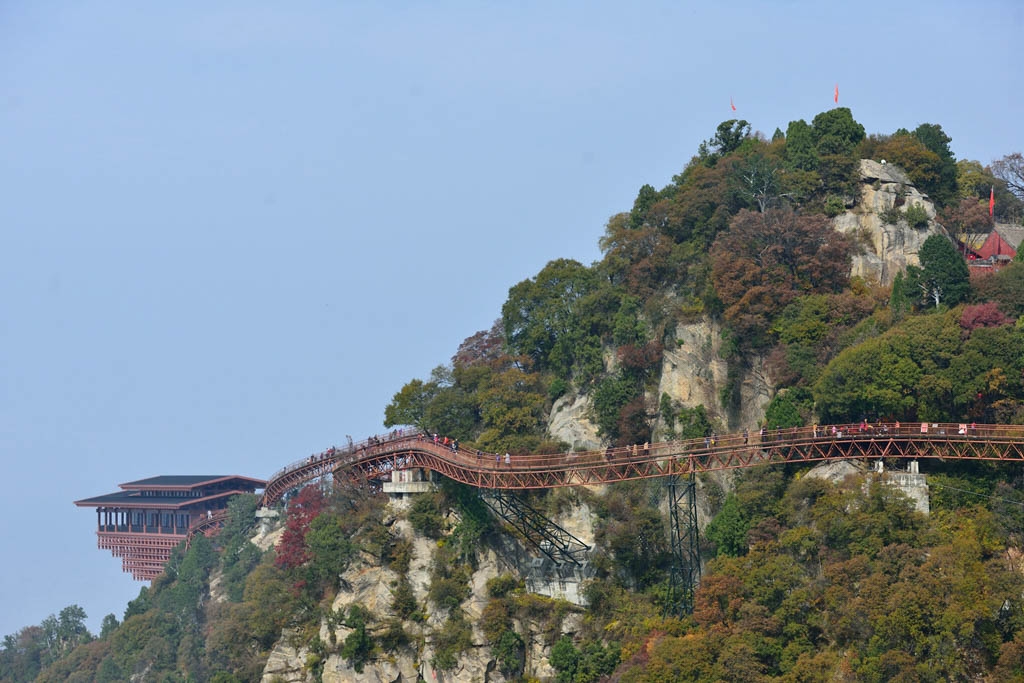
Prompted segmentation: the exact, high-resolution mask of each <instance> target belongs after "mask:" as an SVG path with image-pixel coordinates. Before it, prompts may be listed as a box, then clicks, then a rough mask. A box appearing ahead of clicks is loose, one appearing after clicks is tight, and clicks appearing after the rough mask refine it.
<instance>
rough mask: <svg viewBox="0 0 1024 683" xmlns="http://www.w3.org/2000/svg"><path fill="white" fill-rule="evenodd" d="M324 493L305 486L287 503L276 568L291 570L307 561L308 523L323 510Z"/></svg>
mask: <svg viewBox="0 0 1024 683" xmlns="http://www.w3.org/2000/svg"><path fill="white" fill-rule="evenodd" d="M324 505H325V501H324V493H323V491H321V490H320V487H319V486H318V485H316V484H310V485H309V486H306V487H305V488H303V489H302V490H301V491H299V492H298V494H296V495H295V497H294V498H292V499H291V500H290V501H288V511H287V517H288V521H287V522H286V523H285V527H284V533H283V534H281V542H280V543H278V544H277V557H276V558H275V562H276V564H277V566H278V567H282V568H284V569H292V568H294V567H300V566H302V565H303V564H305V563H306V562H307V561H309V549H308V548H307V547H306V532H307V531H309V523H310V522H312V521H313V519H314V518H316V516H317V515H319V514H320V512H321V511H322V510H323V509H324Z"/></svg>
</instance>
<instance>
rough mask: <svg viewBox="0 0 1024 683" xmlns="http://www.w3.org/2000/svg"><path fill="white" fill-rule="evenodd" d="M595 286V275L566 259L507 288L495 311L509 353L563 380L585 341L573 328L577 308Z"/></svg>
mask: <svg viewBox="0 0 1024 683" xmlns="http://www.w3.org/2000/svg"><path fill="white" fill-rule="evenodd" d="M597 286H598V280H597V276H596V274H595V272H594V271H593V270H591V269H590V268H587V267H586V266H584V265H582V264H581V263H579V262H578V261H573V260H570V259H558V260H556V261H552V262H550V263H548V264H547V265H546V266H544V268H543V269H542V270H541V271H540V273H538V274H537V276H536V277H534V278H533V279H530V280H524V281H522V282H520V283H519V284H517V285H515V286H513V287H512V288H511V289H510V290H509V293H508V300H507V301H506V302H505V304H504V305H503V306H502V308H501V317H502V321H503V322H504V326H505V339H506V340H507V342H508V345H509V347H510V348H511V349H512V350H513V351H514V352H515V353H517V354H522V355H526V356H529V357H530V358H532V359H533V361H534V362H535V363H536V364H537V367H538V368H541V369H551V370H554V371H555V372H557V373H559V374H562V375H568V373H569V371H570V370H571V369H572V367H573V364H574V363H575V362H576V360H577V354H576V352H575V348H574V347H575V344H576V343H578V342H579V341H580V337H581V336H586V331H585V330H581V329H580V326H579V324H578V323H579V318H578V313H579V306H580V302H581V300H582V299H583V298H584V297H585V296H586V295H587V294H589V293H591V292H593V291H594V290H595V289H596V288H597ZM581 333H582V334H581Z"/></svg>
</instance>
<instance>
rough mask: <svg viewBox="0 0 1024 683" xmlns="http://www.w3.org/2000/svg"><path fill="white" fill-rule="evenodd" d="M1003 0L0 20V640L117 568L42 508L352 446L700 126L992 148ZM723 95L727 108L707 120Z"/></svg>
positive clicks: (1006, 118)
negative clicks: (847, 133)
mask: <svg viewBox="0 0 1024 683" xmlns="http://www.w3.org/2000/svg"><path fill="white" fill-rule="evenodd" d="M1021 35H1024V5H1022V4H1021V3H1019V2H1017V1H1016V0H1005V1H998V0H989V1H985V0H982V1H981V2H978V3H972V4H968V3H963V2H950V1H948V0H947V1H945V2H942V1H939V2H935V1H929V2H923V1H922V2H902V3H901V2H894V3H889V4H887V5H886V6H885V7H884V8H883V7H882V6H880V5H878V4H873V3H864V4H862V5H860V6H855V5H851V4H849V3H845V2H844V3H839V2H835V3H829V2H798V1H790V2H771V3H769V2H752V1H751V2H721V3H702V4H700V5H696V4H693V3H682V2H663V3H657V2H641V3H620V2H587V3H584V2H572V3H550V2H520V3H495V2H465V3H449V2H435V3H402V2H394V3H369V2H358V3H356V2H299V3H269V2H259V1H257V0H251V1H247V2H216V3H210V2H203V3H198V2H180V3H145V4H140V3H114V2H47V1H46V0H32V2H13V1H12V2H6V3H3V4H2V5H0V160H2V161H0V187H2V197H3V198H2V200H0V293H2V294H0V296H2V298H0V349H2V352H0V455H2V458H3V466H4V470H5V474H6V476H5V478H4V484H5V489H6V494H5V495H4V497H3V499H2V503H0V505H2V506H3V507H2V518H3V526H2V534H3V536H2V538H0V540H2V543H3V547H4V553H3V555H4V557H5V560H4V562H3V563H2V564H0V606H2V607H0V636H3V635H6V634H8V633H13V632H14V631H16V630H17V629H18V628H20V627H21V626H25V625H28V624H36V623H39V622H40V621H42V619H43V618H45V617H46V616H47V615H48V614H51V613H56V612H58V611H59V610H60V609H61V608H63V607H64V606H66V605H68V604H71V603H78V604H80V605H82V606H83V607H84V608H85V610H86V612H87V613H88V614H89V625H90V627H91V628H92V629H93V630H94V631H95V630H98V625H99V622H100V620H101V619H102V617H103V615H104V614H107V613H109V612H113V613H115V614H116V615H117V616H118V618H120V617H121V616H122V614H123V612H124V608H125V605H126V603H127V601H128V600H129V599H130V598H133V597H134V596H135V595H136V594H137V592H138V590H139V587H140V586H141V585H142V584H139V583H136V582H133V581H132V580H131V579H130V577H129V576H128V575H126V574H122V573H121V569H120V562H119V561H118V560H116V559H115V558H113V557H111V556H110V554H109V553H106V552H101V551H99V550H97V549H96V540H95V534H94V530H95V514H94V513H93V512H92V511H91V510H84V509H78V508H75V507H74V506H73V505H72V501H73V500H77V499H80V498H85V497H89V496H94V495H99V494H103V493H108V492H111V491H114V490H115V489H116V488H117V484H119V483H121V482H125V481H131V480H133V479H139V478H143V477H148V476H153V475H158V474H243V475H250V476H256V477H266V476H269V475H270V473H272V472H273V471H274V470H276V469H277V468H279V467H280V466H282V465H284V464H285V463H287V462H290V461H292V460H296V459H298V458H302V457H305V456H306V455H308V454H309V453H311V452H313V451H319V450H321V449H323V448H325V447H327V446H329V445H331V444H332V443H341V442H343V441H344V439H345V435H346V434H352V435H353V436H355V437H357V438H359V437H362V436H365V435H367V434H369V433H373V432H375V431H377V430H379V429H380V428H381V422H382V420H383V411H384V406H385V405H386V404H387V403H388V401H389V400H390V398H391V396H392V395H393V394H394V393H395V391H397V390H398V389H400V388H401V386H402V385H403V384H404V383H405V382H407V381H408V380H410V379H412V378H414V377H421V378H422V377H426V376H427V374H428V373H429V371H430V369H431V368H432V367H434V366H435V365H438V364H440V363H444V362H447V361H448V360H449V358H450V357H451V356H452V354H453V353H454V352H455V349H456V347H457V346H458V344H459V342H461V341H462V340H463V339H464V338H465V337H467V336H469V335H471V334H473V333H474V332H476V331H477V330H480V329H484V328H487V327H489V326H490V324H491V323H492V322H493V321H494V320H495V319H496V318H497V317H498V316H499V314H500V308H501V304H502V303H503V302H504V299H505V297H506V295H507V293H508V288H509V287H510V286H512V285H514V284H515V283H517V282H519V281H520V280H522V279H524V278H527V277H530V276H532V275H534V274H536V273H537V271H538V270H540V268H541V267H543V265H544V264H545V263H546V262H547V261H549V260H551V259H553V258H559V257H570V258H576V259H578V260H580V261H583V262H584V263H589V262H591V261H593V260H595V259H596V258H598V256H599V253H598V249H597V240H598V238H599V237H600V236H601V234H602V230H603V226H604V223H605V221H606V220H607V218H608V217H609V216H610V215H611V214H613V213H616V212H618V211H623V210H628V209H629V208H630V206H631V205H632V201H633V199H634V197H635V196H636V192H637V190H638V189H639V188H640V186H641V185H642V184H644V183H650V184H652V185H654V186H656V187H662V186H663V185H665V184H666V183H668V182H669V180H670V179H671V177H672V175H673V174H674V173H677V172H679V171H680V170H681V169H682V168H683V166H684V165H685V163H686V162H687V160H688V159H689V158H690V157H691V156H692V155H693V154H694V152H695V151H696V148H697V145H698V144H699V143H700V141H701V140H702V139H705V138H708V137H710V136H711V135H712V134H713V133H714V130H715V127H716V126H717V124H718V123H719V122H720V121H722V120H725V119H728V118H734V117H739V118H745V119H747V120H748V121H750V122H751V124H752V125H753V127H754V129H755V130H761V131H764V132H765V133H766V134H768V135H771V133H772V131H774V130H775V128H776V127H780V128H782V129H785V128H786V125H787V123H788V122H789V121H790V120H792V119H797V118H804V119H807V120H810V119H811V118H812V117H813V116H814V115H815V114H817V113H819V112H821V111H824V110H827V109H829V108H831V107H832V106H833V103H832V89H833V86H834V85H835V83H836V82H838V83H839V88H840V105H843V106H848V107H850V108H851V109H852V110H853V114H854V117H855V118H856V119H857V120H858V121H860V122H861V123H862V124H864V126H865V127H866V128H867V130H868V131H869V132H881V133H889V132H892V131H893V130H895V129H896V128H899V127H906V128H914V127H915V126H917V125H918V124H919V123H924V122H930V123H938V124H941V125H942V126H943V128H944V129H945V131H946V132H947V134H949V135H950V136H951V137H952V138H953V143H952V148H953V150H954V152H955V153H956V155H957V157H958V158H970V159H977V160H979V161H981V162H982V163H989V162H990V161H992V160H993V159H995V158H998V157H1000V156H1002V155H1004V154H1007V153H1010V152H1015V151H1024V132H1022V127H1021V121H1022V120H1024V99H1022V98H1024V95H1022V88H1021V85H1022V84H1021V80H1022V79H1021V73H1020V65H1021V59H1020V46H1019V39H1020V36H1021ZM730 96H731V97H733V99H734V101H735V103H736V106H737V107H738V111H736V112H735V113H733V112H731V111H730V110H729V98H730Z"/></svg>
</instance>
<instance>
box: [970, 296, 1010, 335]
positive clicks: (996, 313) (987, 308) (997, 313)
mask: <svg viewBox="0 0 1024 683" xmlns="http://www.w3.org/2000/svg"><path fill="white" fill-rule="evenodd" d="M1012 322H1013V318H1011V317H1009V316H1008V315H1006V314H1005V313H1003V312H1002V311H1001V310H999V304H997V303H995V302H994V301H986V302H985V303H983V304H974V305H971V306H965V307H964V312H963V314H962V315H961V316H960V327H962V328H963V329H965V330H966V331H967V333H968V334H970V332H971V331H972V330H976V329H977V328H979V327H1002V326H1003V325H1009V324H1010V323H1012Z"/></svg>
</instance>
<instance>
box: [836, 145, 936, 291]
mask: <svg viewBox="0 0 1024 683" xmlns="http://www.w3.org/2000/svg"><path fill="white" fill-rule="evenodd" d="M860 179H861V183H860V197H859V198H858V199H857V201H856V203H855V204H854V206H853V208H851V209H850V210H849V211H847V212H846V213H843V214H840V215H838V216H836V217H835V218H834V219H833V221H832V224H833V226H834V227H835V229H836V230H837V231H839V232H841V233H844V234H847V235H850V236H851V237H853V238H854V240H855V242H857V243H858V244H859V246H860V247H861V249H860V252H859V253H857V254H856V255H855V256H854V258H853V266H852V268H851V271H850V275H853V276H858V277H861V278H864V280H866V281H867V282H869V283H871V284H878V285H882V286H884V287H887V286H889V285H891V284H892V281H893V279H894V278H895V277H896V273H898V272H900V271H901V270H903V269H905V268H906V267H907V266H916V265H920V261H919V260H918V258H917V252H918V250H919V249H920V248H921V245H922V244H924V241H925V240H926V239H928V237H929V236H930V235H934V234H942V233H943V229H942V227H941V226H940V225H939V224H938V223H936V222H935V205H934V204H932V202H931V200H930V199H928V197H927V195H923V194H921V193H920V192H919V191H918V190H917V188H915V187H914V185H913V184H912V183H911V182H910V178H908V177H907V174H906V173H904V172H903V170H902V169H900V168H898V167H896V166H892V165H890V164H881V163H879V162H876V161H872V160H870V159H861V161H860ZM910 206H919V207H921V208H922V209H924V212H925V213H926V214H927V216H928V224H927V225H926V226H924V227H912V226H910V225H908V224H907V221H906V220H904V219H902V218H900V219H899V220H897V221H896V222H895V223H887V222H886V220H885V219H884V216H885V215H886V214H887V213H889V212H892V210H893V209H900V210H906V208H907V207H910Z"/></svg>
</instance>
